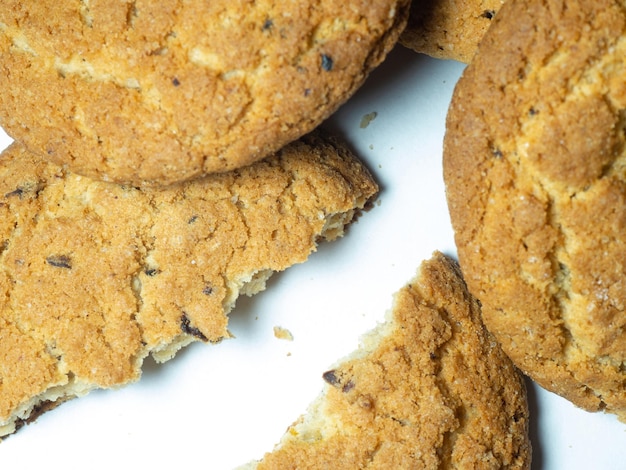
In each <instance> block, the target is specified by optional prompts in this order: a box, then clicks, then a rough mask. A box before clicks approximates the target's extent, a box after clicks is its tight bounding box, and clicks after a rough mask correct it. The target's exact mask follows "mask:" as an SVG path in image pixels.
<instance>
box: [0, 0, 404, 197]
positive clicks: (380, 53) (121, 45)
mask: <svg viewBox="0 0 626 470" xmlns="http://www.w3.org/2000/svg"><path fill="white" fill-rule="evenodd" d="M408 3H409V2H408V0H376V1H374V2H371V1H368V2H366V1H363V0H349V1H347V2H336V1H331V0H323V1H303V0H300V1H296V2H293V1H290V2H275V1H269V0H261V1H255V2H250V1H233V0H217V1H215V0H213V1H210V2H207V1H205V0H190V1H185V2H180V1H173V0H167V1H159V2H154V1H148V0H133V1H130V0H125V1H119V2H110V1H103V0H91V1H89V2H86V1H80V0H54V1H43V2H35V1H29V2H23V1H21V0H20V1H18V0H6V1H4V2H3V4H2V9H0V90H1V92H0V124H1V125H2V126H3V127H4V128H5V129H6V131H7V132H8V133H9V134H10V135H11V136H12V137H13V138H15V139H16V140H18V141H21V142H22V143H24V144H25V145H26V147H27V148H29V149H30V150H31V151H34V152H36V153H38V154H40V155H41V156H44V157H45V158H48V159H50V160H51V161H53V162H56V163H58V164H63V165H67V167H68V168H69V169H70V170H71V171H73V172H74V173H77V174H82V175H87V176H90V177H94V178H97V179H102V180H105V181H116V182H121V183H128V184H133V185H138V184H152V185H157V184H170V183H174V182H179V181H183V180H187V179H190V178H195V177H198V176H200V175H204V174H208V173H213V172H222V171H226V170H231V169H234V168H239V167H242V166H244V165H247V164H249V163H251V162H253V161H256V160H258V159H260V158H262V157H264V156H266V155H268V154H270V153H271V152H273V151H276V150H278V149H279V148H281V147H282V146H283V145H285V144H286V143H288V142H290V141H292V140H294V139H296V138H298V137H300V136H302V135H304V134H305V133H307V132H310V131H311V130H313V129H314V128H315V127H317V125H318V124H319V123H320V122H321V121H322V120H323V119H325V118H326V117H328V116H329V115H330V114H331V113H332V112H333V111H334V110H335V109H336V108H337V107H338V106H339V105H340V104H342V103H343V102H344V101H345V100H346V99H347V98H348V97H349V96H350V95H351V94H352V93H353V92H354V91H355V90H356V89H357V88H358V87H359V86H360V85H361V83H362V82H363V81H364V79H365V78H366V76H367V75H368V73H369V72H370V70H372V69H373V68H374V67H375V66H376V65H378V64H379V63H380V62H381V61H382V60H383V58H384V57H385V55H386V54H387V52H388V51H389V50H390V49H391V48H392V47H393V45H394V44H395V42H396V41H397V38H398V35H399V34H400V32H401V29H402V28H403V27H404V25H405V24H406V18H407V15H408Z"/></svg>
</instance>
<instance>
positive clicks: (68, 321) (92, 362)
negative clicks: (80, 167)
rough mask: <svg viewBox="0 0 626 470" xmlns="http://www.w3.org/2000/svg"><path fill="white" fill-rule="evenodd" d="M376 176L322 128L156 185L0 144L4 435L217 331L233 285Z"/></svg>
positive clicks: (254, 281)
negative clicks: (85, 171) (92, 173)
mask: <svg viewBox="0 0 626 470" xmlns="http://www.w3.org/2000/svg"><path fill="white" fill-rule="evenodd" d="M377 189H378V187H377V185H376V183H375V182H374V181H373V179H372V177H371V175H370V173H369V172H368V171H367V170H366V169H365V167H364V166H363V165H362V164H361V163H360V162H359V161H358V160H357V159H356V157H355V156H354V155H353V154H352V153H351V152H350V151H349V150H348V149H347V147H346V146H344V145H343V144H342V143H340V142H339V141H337V140H335V139H334V138H331V137H328V136H324V135H323V134H318V133H314V134H309V135H307V136H305V137H303V138H301V139H298V140H297V141H295V142H293V143H291V144H289V145H287V146H285V147H284V148H283V149H281V150H280V151H279V152H278V153H276V154H274V155H272V156H270V157H268V158H267V159H265V160H263V161H261V162H257V163H255V164H253V165H250V166H248V167H246V168H243V169H240V170H235V171H232V172H228V173H222V174H219V175H213V176H209V177H206V178H203V179H201V180H196V181H192V182H188V183H186V184H180V185H176V186H173V187H170V188H166V189H154V188H144V189H137V188H134V187H130V186H122V185H118V184H112V183H105V182H102V181H95V180H92V179H90V178H85V177H81V176H78V175H75V174H72V173H69V172H66V171H63V170H62V169H61V168H60V167H58V166H57V165H54V164H52V163H49V162H46V161H44V160H43V159H41V158H39V157H38V156H37V155H35V154H33V153H32V152H28V151H27V150H26V149H25V148H24V146H23V145H21V144H19V143H15V144H13V145H12V146H10V147H9V148H8V149H7V150H5V151H4V152H3V153H2V154H1V155H0V438H2V436H4V435H7V434H10V433H12V432H14V431H15V430H16V429H17V428H19V427H20V426H21V424H23V423H24V422H30V421H32V420H33V419H34V418H36V417H37V416H38V415H39V414H41V413H42V412H43V411H46V410H47V409H50V408H52V407H55V406H57V405H58V404H60V403H61V402H63V401H65V400H67V399H69V398H73V397H75V396H81V395H84V394H85V393H87V392H89V391H90V390H93V389H95V388H109V387H119V386H121V385H124V384H126V383H128V382H131V381H134V380H137V379H138V378H139V376H140V375H141V367H142V365H143V361H144V359H145V357H146V356H147V355H148V354H150V355H152V356H153V357H154V358H155V359H156V360H157V361H159V362H163V361H165V360H168V359H170V358H171V357H172V356H173V355H174V354H175V353H176V351H177V350H178V349H180V348H181V347H183V346H185V345H187V344H189V343H191V342H192V341H205V342H217V341H220V340H221V339H223V338H227V337H229V336H230V334H229V332H228V317H227V314H228V313H229V312H230V310H231V309H232V308H233V307H234V305H235V301H236V300H237V298H238V297H239V295H241V294H246V295H248V296H250V295H253V294H256V293H257V292H259V291H261V290H263V289H264V288H265V281H266V280H267V279H268V278H269V277H270V275H271V274H272V273H273V272H276V271H282V270H284V269H286V268H288V267H290V266H291V265H293V264H296V263H301V262H304V261H305V260H306V259H307V257H308V256H309V255H310V254H311V253H312V252H313V251H315V249H316V247H317V244H318V242H319V241H320V240H322V239H326V240H333V239H335V238H337V237H339V236H341V235H343V233H344V227H345V225H346V224H348V223H350V222H351V221H352V220H354V218H355V217H356V216H357V215H358V213H359V212H360V211H361V209H363V208H365V206H366V205H367V204H368V203H369V201H370V200H371V198H372V197H374V196H375V194H376V193H377Z"/></svg>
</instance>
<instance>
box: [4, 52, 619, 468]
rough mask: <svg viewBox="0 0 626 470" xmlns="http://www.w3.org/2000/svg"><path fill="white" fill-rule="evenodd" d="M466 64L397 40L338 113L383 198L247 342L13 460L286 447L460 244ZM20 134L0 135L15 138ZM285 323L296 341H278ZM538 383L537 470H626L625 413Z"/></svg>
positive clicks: (269, 309)
mask: <svg viewBox="0 0 626 470" xmlns="http://www.w3.org/2000/svg"><path fill="white" fill-rule="evenodd" d="M462 70H463V65H461V64H458V63H455V62H449V61H448V62H446V61H439V60H434V59H430V58H428V57H425V56H421V55H417V54H415V53H413V52H411V51H409V50H406V49H404V48H402V47H400V46H399V47H398V48H396V50H395V51H393V52H392V54H391V55H390V57H389V58H388V59H387V61H386V62H385V63H384V64H383V65H382V66H381V67H380V68H379V69H377V70H376V71H375V72H374V74H373V75H372V76H371V77H370V79H369V80H368V81H367V83H366V84H365V86H364V87H363V88H362V89H361V90H360V91H359V92H358V93H357V94H356V95H355V96H354V97H353V98H352V99H351V100H350V101H349V102H348V103H347V104H346V105H344V106H343V107H342V108H341V109H340V110H339V112H338V113H337V114H336V115H335V116H333V118H332V119H331V122H330V124H331V125H332V127H333V128H334V129H335V130H337V131H338V132H339V133H340V134H342V135H343V137H344V138H346V139H347V141H348V142H349V143H350V145H351V146H352V148H353V150H354V151H355V153H356V154H357V155H358V156H360V157H361V158H362V160H363V161H364V162H365V163H366V164H367V165H368V167H369V168H370V170H371V171H372V172H373V174H374V175H375V177H376V179H377V181H378V182H379V183H380V185H381V188H382V191H381V194H380V197H379V200H378V203H377V204H376V205H375V207H374V208H373V209H372V210H371V211H370V212H369V213H366V214H364V215H363V216H362V217H361V218H360V219H359V221H358V223H356V224H354V225H352V226H351V227H350V228H349V231H348V234H347V235H346V236H345V237H344V238H342V239H340V240H338V241H336V242H333V243H327V244H323V245H321V246H320V247H319V250H318V251H317V253H315V254H313V255H312V256H311V258H310V259H309V261H307V262H306V263H304V264H301V265H298V266H295V267H292V268H290V269H288V270H287V271H285V272H283V273H280V274H277V275H275V276H274V277H273V278H272V279H271V280H270V281H269V283H268V288H267V290H266V291H265V292H263V293H260V294H258V295H257V296H255V297H252V298H242V299H240V300H239V302H238V304H237V307H236V309H235V310H234V311H233V312H232V313H231V323H230V329H231V331H232V332H233V333H234V335H235V336H236V338H235V339H231V340H228V341H224V342H222V343H221V344H219V345H206V344H201V343H196V344H193V345H191V346H190V347H188V348H187V349H185V350H183V351H181V352H180V353H179V354H178V355H177V356H176V357H175V358H174V359H173V360H171V361H170V362H168V363H166V364H164V365H156V364H154V363H153V362H151V361H147V362H146V364H145V366H144V375H143V377H142V379H141V380H140V381H139V382H138V383H135V384H132V385H129V386H127V387H124V388H122V389H120V390H103V391H95V392H92V393H91V394H90V395H88V396H86V397H83V398H80V399H77V400H73V401H71V402H68V403H65V404H63V405H61V406H60V407H59V408H57V409H56V410H54V411H51V412H49V413H47V414H44V415H43V416H42V417H40V418H39V419H38V420H37V421H36V422H35V423H34V424H31V425H29V426H26V427H25V428H23V429H22V430H21V431H20V432H19V433H17V434H15V435H13V436H11V437H9V438H8V439H6V440H5V441H4V442H2V443H0V469H2V470H4V469H31V468H33V469H34V468H38V469H39V468H41V469H43V468H45V469H49V470H54V469H63V470H70V469H81V468H89V469H115V468H131V466H132V465H136V466H137V467H136V468H142V469H170V468H178V467H183V466H188V465H191V466H193V468H198V469H211V470H213V469H216V470H221V469H225V470H229V469H232V468H234V467H236V466H238V465H239V464H243V463H245V462H247V461H249V460H252V459H255V458H260V457H261V456H262V455H263V453H264V452H266V451H269V450H271V449H272V446H273V445H274V444H275V443H276V442H277V441H278V440H279V439H280V437H281V436H282V434H283V432H284V431H285V429H286V428H287V426H288V425H289V424H290V423H291V422H293V421H294V420H295V419H296V418H297V417H298V415H300V414H301V413H302V412H304V410H305V408H306V407H307V405H308V403H309V402H310V401H311V400H313V399H314V398H315V397H316V396H317V394H318V393H319V391H320V390H321V388H322V385H323V382H322V379H321V375H322V373H323V372H324V371H325V370H327V369H328V368H329V367H330V366H331V365H332V364H333V363H335V362H336V361H337V360H339V359H340V358H341V357H342V356H345V355H347V354H349V353H350V352H351V351H353V350H354V349H355V348H356V347H357V345H358V338H359V337H360V336H361V335H362V334H363V333H365V332H366V331H368V330H370V329H371V328H373V327H374V326H375V325H376V323H377V321H381V320H382V318H383V316H384V313H385V311H386V310H387V309H389V308H390V307H391V297H392V294H393V293H394V292H396V291H397V290H398V289H400V288H401V287H402V286H403V285H404V284H405V283H406V282H407V281H409V280H410V279H411V278H412V277H413V275H414V274H415V272H416V269H417V267H418V265H419V264H420V263H421V262H422V260H424V259H427V258H429V257H430V256H431V254H432V252H433V251H434V250H440V251H443V252H444V253H447V254H451V255H454V254H455V248H454V242H453V237H452V230H451V227H450V223H449V219H448V214H447V210H446V204H445V195H444V186H443V182H442V176H441V147H442V139H443V135H444V125H445V115H446V110H447V106H448V103H449V100H450V97H451V94H452V90H453V87H454V85H455V83H456V81H457V80H458V78H459V76H460V74H461V73H462ZM0 92H1V90H0ZM373 112H375V113H377V114H376V118H375V119H374V120H373V121H372V122H370V124H369V125H368V126H367V127H365V128H362V127H361V125H360V124H361V120H362V118H363V116H365V115H367V114H369V113H373ZM9 142H10V140H9V138H8V137H6V136H5V135H0V146H1V147H5V146H6V145H7V144H8V143H9ZM274 326H282V327H284V328H287V329H288V330H289V331H290V332H291V333H292V334H293V337H294V339H293V341H286V340H280V339H277V338H275V337H274V334H273V327H274ZM528 385H529V390H528V392H529V402H530V408H531V418H532V423H531V438H532V443H533V449H534V456H533V457H534V458H533V469H537V470H539V469H546V470H547V469H550V470H552V469H618V468H622V469H623V468H626V425H625V424H623V423H620V422H619V421H617V419H615V418H614V417H613V416H611V415H604V414H591V413H587V412H584V411H581V410H579V409H576V408H575V407H574V406H573V405H571V404H570V403H568V402H567V401H565V400H563V399H561V398H559V397H557V396H555V395H553V394H551V393H548V392H546V391H544V390H542V389H540V388H538V387H537V386H535V385H534V384H532V383H531V382H530V381H529V382H528Z"/></svg>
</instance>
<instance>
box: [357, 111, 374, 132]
mask: <svg viewBox="0 0 626 470" xmlns="http://www.w3.org/2000/svg"><path fill="white" fill-rule="evenodd" d="M376 116H378V113H377V112H376V111H374V112H372V113H368V114H366V115H364V116H363V117H362V118H361V124H359V126H360V127H361V129H365V128H366V127H367V126H369V125H370V122H372V121H373V120H374V119H376Z"/></svg>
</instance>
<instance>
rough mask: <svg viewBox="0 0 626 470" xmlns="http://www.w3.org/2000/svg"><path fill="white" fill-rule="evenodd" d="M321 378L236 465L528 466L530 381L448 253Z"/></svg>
mask: <svg viewBox="0 0 626 470" xmlns="http://www.w3.org/2000/svg"><path fill="white" fill-rule="evenodd" d="M323 378H324V380H325V381H326V384H325V388H324V390H323V392H322V393H321V394H320V395H319V396H318V398H317V400H315V401H314V402H313V403H312V404H311V405H310V406H309V409H308V410H307V413H306V414H304V415H302V416H301V417H300V418H299V419H298V420H297V421H296V422H295V423H294V424H293V425H291V426H290V427H289V429H287V431H286V432H285V434H284V436H283V437H282V439H281V441H280V442H279V444H278V445H277V446H276V448H275V449H274V450H273V451H271V452H268V453H266V454H265V456H264V457H263V458H262V459H261V460H260V461H255V462H250V463H248V464H247V465H244V466H242V467H240V469H238V470H253V469H254V470H270V469H277V470H282V469H285V468H298V469H302V470H304V469H322V468H324V469H326V468H332V469H337V470H340V469H341V470H343V469H345V470H352V469H356V468H359V469H365V468H370V469H409V468H411V469H417V468H420V469H421V468H425V469H433V468H446V469H452V468H459V469H511V470H512V469H518V470H521V469H528V468H530V463H531V454H532V450H531V444H530V440H529V436H528V423H529V412H528V405H527V400H526V389H525V386H524V381H523V380H522V377H521V374H520V373H519V371H518V370H517V369H516V368H515V367H514V366H513V364H512V362H511V361H510V359H509V358H508V357H507V356H506V355H505V354H504V352H503V351H502V349H501V348H500V345H499V344H498V342H497V341H495V339H494V338H493V336H492V335H491V334H490V333H489V332H488V331H487V330H486V329H485V327H484V325H483V323H482V322H481V319H480V304H479V303H478V301H477V300H476V299H475V298H474V297H473V296H472V295H471V294H470V293H469V292H468V291H467V287H466V285H465V283H464V282H463V278H462V276H461V273H460V270H459V267H458V265H457V263H456V262H454V261H453V260H451V259H450V258H448V257H446V256H444V255H443V254H441V253H438V252H436V253H434V255H433V257H432V258H431V259H430V260H426V261H424V262H423V263H422V265H421V266H420V268H419V269H418V272H417V275H416V276H415V277H414V278H413V279H412V280H411V281H410V282H409V283H407V285H405V286H404V287H403V288H402V289H400V290H399V291H398V292H397V293H396V295H395V296H394V301H393V305H392V308H391V310H389V311H388V312H387V317H386V321H385V322H384V323H381V324H380V325H379V326H378V328H376V329H374V330H373V331H371V332H370V333H369V334H367V335H366V336H365V337H364V339H363V341H362V344H361V346H360V347H359V349H357V350H356V351H354V352H353V353H352V354H351V355H350V356H349V357H347V358H344V359H342V360H341V361H340V362H339V363H338V364H337V365H336V366H335V367H334V368H333V369H331V370H329V371H327V372H325V373H324V374H323Z"/></svg>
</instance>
